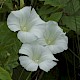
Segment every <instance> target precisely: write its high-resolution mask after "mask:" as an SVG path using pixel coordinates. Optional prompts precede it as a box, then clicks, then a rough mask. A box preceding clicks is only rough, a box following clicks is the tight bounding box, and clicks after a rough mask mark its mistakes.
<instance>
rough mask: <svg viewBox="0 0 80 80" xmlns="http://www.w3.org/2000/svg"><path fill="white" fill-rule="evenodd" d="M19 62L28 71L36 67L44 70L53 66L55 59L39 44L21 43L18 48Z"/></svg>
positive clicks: (34, 69)
mask: <svg viewBox="0 0 80 80" xmlns="http://www.w3.org/2000/svg"><path fill="white" fill-rule="evenodd" d="M19 54H23V55H22V56H20V57H19V60H20V64H21V65H22V66H23V67H24V68H25V69H26V70H28V71H36V70H37V69H38V67H39V68H40V69H42V70H44V71H46V72H48V71H49V70H50V69H51V68H53V67H54V66H55V65H56V64H57V63H56V62H54V61H53V60H56V61H57V59H56V58H55V57H54V56H53V55H52V53H51V52H50V51H49V50H48V49H47V48H45V47H44V46H41V45H32V44H23V45H22V47H21V49H20V50H19Z"/></svg>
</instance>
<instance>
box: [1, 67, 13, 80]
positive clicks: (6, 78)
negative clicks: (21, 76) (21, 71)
mask: <svg viewBox="0 0 80 80" xmlns="http://www.w3.org/2000/svg"><path fill="white" fill-rule="evenodd" d="M0 80H12V79H11V77H10V75H9V73H8V72H7V71H6V70H4V69H3V68H2V67H0Z"/></svg>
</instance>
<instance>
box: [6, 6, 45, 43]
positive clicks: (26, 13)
mask: <svg viewBox="0 0 80 80" xmlns="http://www.w3.org/2000/svg"><path fill="white" fill-rule="evenodd" d="M41 23H44V21H43V20H41V18H40V17H39V15H38V14H37V13H36V11H35V10H34V8H33V9H31V7H24V8H22V9H20V10H17V11H12V12H11V13H10V14H9V16H8V18H7V25H8V27H9V29H10V30H12V31H14V32H16V31H19V32H18V34H17V36H18V39H19V40H20V41H21V42H22V43H26V42H28V43H30V42H32V41H34V40H36V36H35V35H34V34H33V33H32V32H31V31H32V27H33V26H35V25H38V24H41Z"/></svg>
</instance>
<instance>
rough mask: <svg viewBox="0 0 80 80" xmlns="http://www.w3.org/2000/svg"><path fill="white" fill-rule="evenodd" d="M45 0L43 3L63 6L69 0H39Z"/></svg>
mask: <svg viewBox="0 0 80 80" xmlns="http://www.w3.org/2000/svg"><path fill="white" fill-rule="evenodd" d="M40 1H45V2H44V4H49V5H51V6H55V7H56V6H59V7H64V6H65V5H66V3H67V2H68V1H69V0H40Z"/></svg>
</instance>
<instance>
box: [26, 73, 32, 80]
mask: <svg viewBox="0 0 80 80" xmlns="http://www.w3.org/2000/svg"><path fill="white" fill-rule="evenodd" d="M31 74H32V72H30V73H29V75H28V77H27V78H26V80H28V79H29V78H30V76H31Z"/></svg>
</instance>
